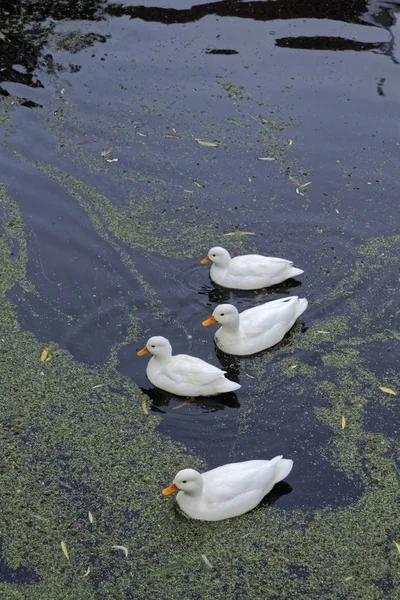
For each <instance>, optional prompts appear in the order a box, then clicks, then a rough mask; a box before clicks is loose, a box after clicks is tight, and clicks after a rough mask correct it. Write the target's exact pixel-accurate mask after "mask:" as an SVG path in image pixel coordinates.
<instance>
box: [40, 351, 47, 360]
mask: <svg viewBox="0 0 400 600" xmlns="http://www.w3.org/2000/svg"><path fill="white" fill-rule="evenodd" d="M48 355H49V349H48V348H45V349H44V350H43V352H42V354H41V355H40V361H41V362H44V361H45V360H46V358H47V357H48Z"/></svg>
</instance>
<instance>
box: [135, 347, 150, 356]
mask: <svg viewBox="0 0 400 600" xmlns="http://www.w3.org/2000/svg"><path fill="white" fill-rule="evenodd" d="M145 354H150V352H149V350H147V348H146V346H145V347H144V348H142V349H141V350H139V352H137V355H138V356H144V355H145Z"/></svg>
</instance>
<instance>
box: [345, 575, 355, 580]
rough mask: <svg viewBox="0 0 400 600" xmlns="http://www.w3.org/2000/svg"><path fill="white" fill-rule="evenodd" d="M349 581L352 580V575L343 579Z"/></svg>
mask: <svg viewBox="0 0 400 600" xmlns="http://www.w3.org/2000/svg"><path fill="white" fill-rule="evenodd" d="M350 579H353V575H350V577H345V578H344V580H345V581H350Z"/></svg>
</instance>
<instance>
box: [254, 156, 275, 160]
mask: <svg viewBox="0 0 400 600" xmlns="http://www.w3.org/2000/svg"><path fill="white" fill-rule="evenodd" d="M257 160H276V159H275V158H273V157H272V156H258V157H257Z"/></svg>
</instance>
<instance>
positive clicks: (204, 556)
mask: <svg viewBox="0 0 400 600" xmlns="http://www.w3.org/2000/svg"><path fill="white" fill-rule="evenodd" d="M201 558H202V559H203V561H204V564H205V565H207V567H208V568H209V569H213V568H214V567H213V566H212V564H211V563H210V561H209V560H208V558H207V556H206V555H205V554H202V555H201Z"/></svg>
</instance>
